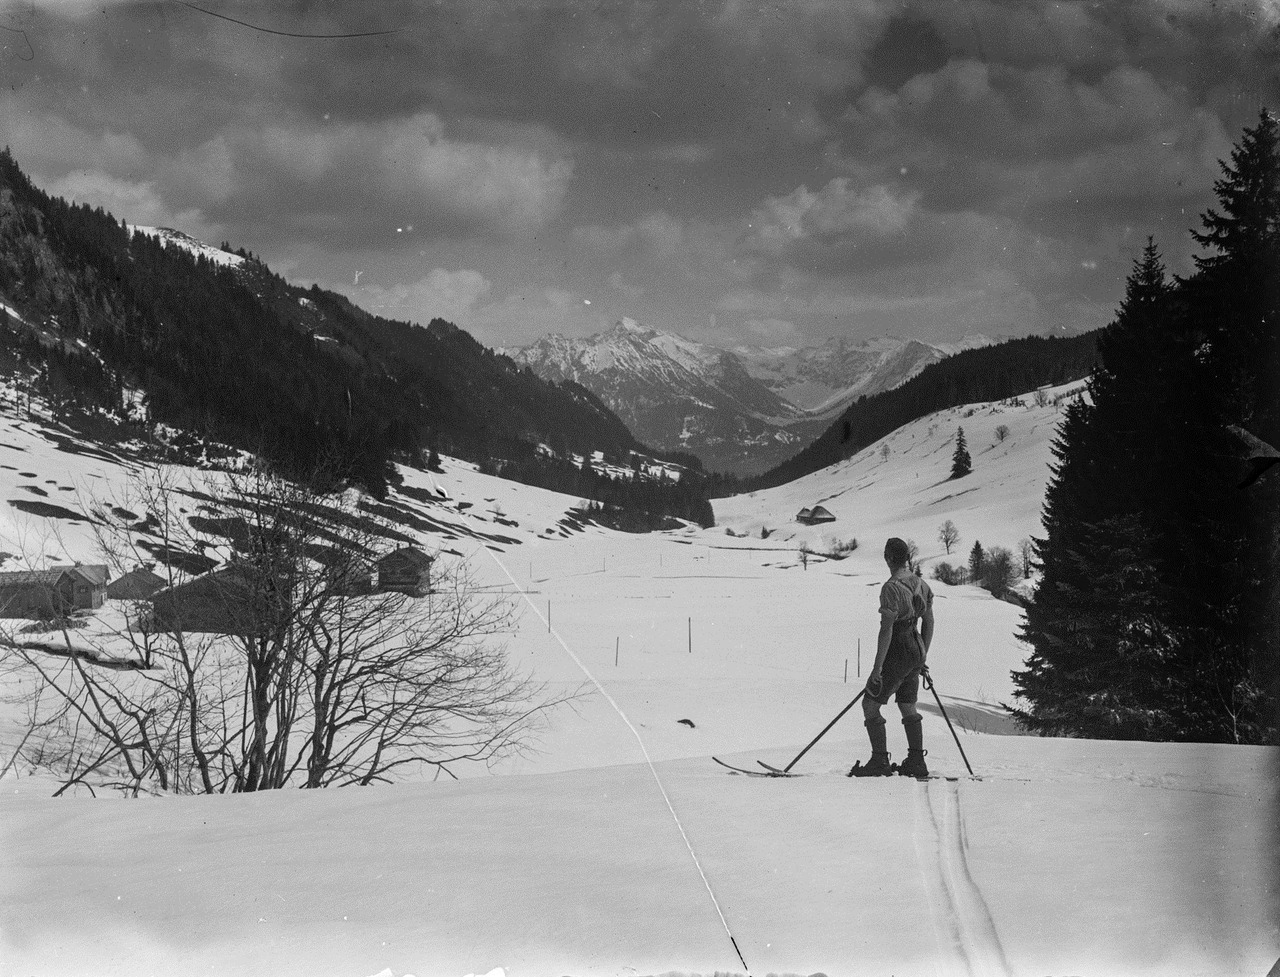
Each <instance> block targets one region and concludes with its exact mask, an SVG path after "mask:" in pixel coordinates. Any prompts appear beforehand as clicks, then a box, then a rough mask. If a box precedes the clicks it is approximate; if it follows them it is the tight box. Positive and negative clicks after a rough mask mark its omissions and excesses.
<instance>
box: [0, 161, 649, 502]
mask: <svg viewBox="0 0 1280 977" xmlns="http://www.w3.org/2000/svg"><path fill="white" fill-rule="evenodd" d="M220 255H225V257H220ZM0 301H3V303H4V304H5V305H6V307H7V308H9V309H11V310H12V312H13V313H14V314H13V315H7V316H6V317H5V320H4V323H3V324H4V325H5V326H6V336H7V339H6V343H7V345H8V346H9V348H10V349H11V350H15V351H16V352H17V354H18V355H19V356H20V357H21V358H22V359H23V360H24V362H26V363H27V364H28V365H29V366H30V365H31V364H37V365H38V366H39V367H40V370H39V371H38V372H39V373H40V382H41V391H40V392H41V393H43V394H44V395H46V396H48V397H50V398H51V399H52V400H53V402H54V403H55V404H56V405H58V407H59V408H60V409H62V408H65V409H66V410H67V411H77V412H79V413H82V414H90V415H92V414H96V413H100V412H101V411H104V410H105V411H108V412H115V413H118V414H119V413H123V405H124V404H125V403H130V404H132V405H135V406H136V405H137V404H138V403H139V402H140V401H141V402H144V403H145V413H146V417H147V418H148V419H149V420H150V421H151V422H153V423H154V422H162V423H164V424H168V425H171V426H173V427H177V428H183V429H186V430H188V431H191V432H193V433H195V434H196V435H198V436H202V437H206V438H208V439H211V440H216V441H221V442H224V443H227V444H231V445H233V446H236V447H238V448H244V449H248V450H252V451H255V452H258V453H259V454H261V455H264V456H266V457H269V458H271V459H273V460H274V461H275V462H277V463H278V464H280V465H281V466H283V467H284V468H285V470H288V471H291V472H293V473H295V474H302V473H308V472H312V471H314V470H315V469H316V468H317V467H318V466H319V465H321V464H322V463H323V464H325V465H328V466H330V467H332V468H334V469H335V470H336V471H335V474H337V475H338V476H339V477H341V478H345V479H350V480H353V481H355V482H357V483H359V484H363V485H365V486H366V487H368V488H369V489H371V490H372V491H374V492H375V493H377V492H381V491H383V490H384V488H385V485H386V482H387V480H388V478H390V477H392V475H393V474H394V472H393V469H392V468H391V467H390V465H391V462H392V460H393V459H395V458H399V459H401V460H406V459H410V458H413V457H416V456H417V454H418V453H419V452H424V451H426V450H428V449H433V448H434V449H437V450H440V451H446V452H449V453H451V454H453V455H455V456H459V457H465V458H470V459H472V460H475V461H477V462H478V461H481V460H484V459H487V458H514V459H528V458H532V457H534V456H535V453H536V448H537V445H539V444H541V443H550V444H554V445H557V446H558V447H559V448H560V449H561V450H562V451H576V452H578V453H589V452H590V451H593V450H603V451H607V452H610V453H625V452H627V451H630V450H633V449H637V448H640V447H641V446H640V445H639V444H638V443H637V442H636V440H635V438H633V437H632V436H631V434H630V433H629V432H628V431H627V430H626V428H625V426H624V425H623V424H622V423H621V422H620V421H619V420H618V419H617V418H616V417H615V416H614V415H613V414H612V413H611V412H610V411H609V410H608V409H607V408H606V407H605V406H604V405H603V404H602V403H601V402H600V401H599V400H598V399H597V398H596V397H595V396H594V395H592V394H591V393H589V392H588V391H587V390H585V389H583V388H581V387H578V386H576V385H574V384H562V385H556V384H549V383H546V382H544V381H541V380H539V379H537V378H536V377H534V376H533V375H532V374H531V373H529V372H527V371H523V370H521V369H519V368H517V367H516V365H515V364H514V363H512V362H511V360H509V359H507V358H506V357H502V356H495V355H494V354H493V352H492V351H491V350H488V349H486V348H484V347H482V346H480V344H478V343H477V342H475V340H474V339H472V338H471V337H470V336H469V335H467V334H466V333H464V332H463V331H462V330H460V329H458V328H457V327H456V326H453V325H452V324H450V323H447V322H445V321H443V320H439V319H437V320H434V321H433V322H431V323H429V324H428V325H427V326H426V327H421V326H418V325H415V324H411V323H407V322H395V321H390V320H386V319H382V318H380V317H377V316H373V315H370V314H368V313H366V312H364V311H362V310H360V309H358V308H356V307H355V306H353V305H351V303H350V302H348V301H347V300H346V299H345V298H343V297H341V296H338V295H335V294H333V293H330V292H325V291H323V290H321V289H319V288H316V287H312V288H310V289H303V288H300V287H297V286H293V285H290V284H288V283H287V282H285V281H284V280H283V279H282V278H280V277H279V276H277V275H275V274H273V273H272V272H271V270H270V269H269V268H267V267H266V265H264V264H263V263H262V262H261V261H258V260H257V259H255V258H254V257H253V256H252V255H251V254H249V253H248V252H245V251H243V250H240V251H238V252H236V253H235V254H234V255H232V254H229V253H227V252H225V250H223V249H213V248H210V247H208V246H206V245H200V244H199V242H192V241H191V239H189V238H186V236H185V235H181V234H180V233H178V232H173V231H165V232H163V233H162V232H160V231H158V230H157V229H151V228H139V229H134V230H131V229H130V228H128V227H127V226H122V225H121V224H120V223H119V222H118V221H117V220H115V219H114V218H113V217H112V216H111V215H110V214H106V213H104V212H103V211H101V210H100V209H99V210H91V209H89V208H88V207H83V206H74V205H71V204H68V203H66V202H65V201H63V200H61V199H53V198H50V197H49V196H48V195H46V194H45V193H43V192H42V191H40V190H39V189H38V188H36V187H34V186H33V185H32V184H31V183H30V181H29V180H27V178H26V177H25V176H24V175H23V173H22V172H21V170H20V169H19V168H18V165H17V163H16V162H15V161H14V160H13V158H12V157H11V156H10V155H9V154H8V153H7V152H5V153H4V154H3V155H0Z"/></svg>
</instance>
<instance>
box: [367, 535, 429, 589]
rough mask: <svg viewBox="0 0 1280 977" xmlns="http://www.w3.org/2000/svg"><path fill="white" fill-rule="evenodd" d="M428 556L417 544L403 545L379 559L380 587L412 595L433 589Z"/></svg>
mask: <svg viewBox="0 0 1280 977" xmlns="http://www.w3.org/2000/svg"><path fill="white" fill-rule="evenodd" d="M434 562H435V557H432V556H428V555H427V554H426V553H424V552H422V550H420V549H418V547H416V546H402V547H400V549H398V550H393V551H392V552H390V553H388V554H387V555H386V556H384V557H382V558H381V559H380V560H378V568H377V569H378V589H379V590H394V591H398V592H399V593H402V594H408V595H409V596H410V597H421V596H423V595H424V594H427V593H429V592H430V590H431V564H432V563H434Z"/></svg>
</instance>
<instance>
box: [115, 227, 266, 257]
mask: <svg viewBox="0 0 1280 977" xmlns="http://www.w3.org/2000/svg"><path fill="white" fill-rule="evenodd" d="M129 230H130V231H133V232H134V233H136V234H145V235H147V237H153V238H156V239H157V240H159V241H160V243H161V244H164V245H166V246H173V247H178V248H181V249H182V250H184V251H189V252H191V254H193V255H195V256H196V257H199V258H205V259H207V260H209V261H212V262H213V263H214V264H216V265H226V266H228V267H231V268H238V267H239V266H240V265H242V264H244V261H245V259H244V258H243V257H241V256H240V255H238V254H233V253H231V252H230V251H223V250H222V249H221V248H215V247H213V246H212V245H209V244H205V243H204V242H203V241H197V240H196V239H195V238H193V237H192V236H191V235H190V234H186V233H184V232H183V231H175V230H174V229H173V228H172V227H149V226H147V225H145V224H130V225H129Z"/></svg>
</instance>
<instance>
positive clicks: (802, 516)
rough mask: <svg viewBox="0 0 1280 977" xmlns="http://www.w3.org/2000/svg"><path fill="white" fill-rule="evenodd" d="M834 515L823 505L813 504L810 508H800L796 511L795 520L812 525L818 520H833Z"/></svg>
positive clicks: (834, 518) (834, 519)
mask: <svg viewBox="0 0 1280 977" xmlns="http://www.w3.org/2000/svg"><path fill="white" fill-rule="evenodd" d="M835 521H836V517H835V516H833V515H832V514H831V511H830V510H829V509H827V508H826V507H825V506H820V505H815V506H814V507H813V508H812V509H801V510H800V511H799V512H797V513H796V522H802V523H804V524H805V525H806V526H812V525H813V524H814V523H818V522H835Z"/></svg>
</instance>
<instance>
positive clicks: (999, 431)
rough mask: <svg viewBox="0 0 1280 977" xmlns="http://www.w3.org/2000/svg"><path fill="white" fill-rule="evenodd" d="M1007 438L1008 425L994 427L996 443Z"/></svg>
mask: <svg viewBox="0 0 1280 977" xmlns="http://www.w3.org/2000/svg"><path fill="white" fill-rule="evenodd" d="M1008 436H1009V425H1008V424H1001V425H999V426H997V427H996V440H997V441H1003V440H1004V439H1005V438H1007V437H1008Z"/></svg>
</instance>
